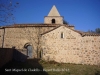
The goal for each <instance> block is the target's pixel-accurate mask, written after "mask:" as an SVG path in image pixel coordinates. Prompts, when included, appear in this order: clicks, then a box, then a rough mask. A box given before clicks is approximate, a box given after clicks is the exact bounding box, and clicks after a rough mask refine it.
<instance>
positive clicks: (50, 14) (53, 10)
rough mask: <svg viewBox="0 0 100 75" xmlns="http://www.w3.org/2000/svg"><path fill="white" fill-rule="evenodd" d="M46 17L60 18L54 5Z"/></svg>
mask: <svg viewBox="0 0 100 75" xmlns="http://www.w3.org/2000/svg"><path fill="white" fill-rule="evenodd" d="M48 16H60V14H59V12H58V10H57V8H56V6H55V5H53V7H52V9H51V10H50V12H49V14H48Z"/></svg>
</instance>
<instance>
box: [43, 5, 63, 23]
mask: <svg viewBox="0 0 100 75" xmlns="http://www.w3.org/2000/svg"><path fill="white" fill-rule="evenodd" d="M44 23H45V24H63V17H62V16H60V14H59V12H58V10H57V8H56V6H55V5H53V7H52V9H51V10H50V12H49V14H48V16H45V18H44Z"/></svg>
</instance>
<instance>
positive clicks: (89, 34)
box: [41, 25, 100, 37]
mask: <svg viewBox="0 0 100 75" xmlns="http://www.w3.org/2000/svg"><path fill="white" fill-rule="evenodd" d="M61 26H65V27H67V28H69V29H71V28H70V27H69V26H66V25H60V26H57V27H55V28H54V29H52V30H49V31H47V32H44V33H42V34H41V35H44V34H46V33H49V32H51V31H53V30H55V29H57V28H59V27H61ZM71 30H73V31H75V32H77V33H79V34H80V35H81V36H82V37H84V36H100V34H99V33H89V32H82V31H78V30H74V29H71Z"/></svg>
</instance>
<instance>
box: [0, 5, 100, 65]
mask: <svg viewBox="0 0 100 75" xmlns="http://www.w3.org/2000/svg"><path fill="white" fill-rule="evenodd" d="M63 19H64V17H63V16H61V15H60V14H59V12H58V10H57V9H56V7H55V5H54V6H53V7H52V9H51V10H50V12H49V14H48V16H45V17H44V23H43V24H14V25H10V26H3V27H0V47H1V48H12V47H14V48H16V49H17V50H18V51H20V52H21V53H23V54H25V55H27V56H28V58H30V59H33V58H41V59H43V60H47V61H56V62H59V63H75V64H90V65H100V34H96V33H88V32H82V31H78V30H75V29H74V26H72V25H68V24H63Z"/></svg>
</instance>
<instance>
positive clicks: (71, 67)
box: [0, 59, 100, 75]
mask: <svg viewBox="0 0 100 75" xmlns="http://www.w3.org/2000/svg"><path fill="white" fill-rule="evenodd" d="M5 69H11V70H14V69H19V70H21V72H20V71H19V72H17V71H8V72H7V71H5ZM22 69H23V70H22ZM25 69H26V70H27V71H25ZM28 70H29V71H28ZM34 70H36V71H34ZM8 74H12V75H100V67H98V66H95V65H76V64H64V63H57V62H54V61H50V62H45V61H43V60H38V59H34V60H32V59H29V60H27V61H26V62H14V61H13V62H10V63H8V64H6V65H5V66H4V67H2V68H1V70H0V75H8Z"/></svg>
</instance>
